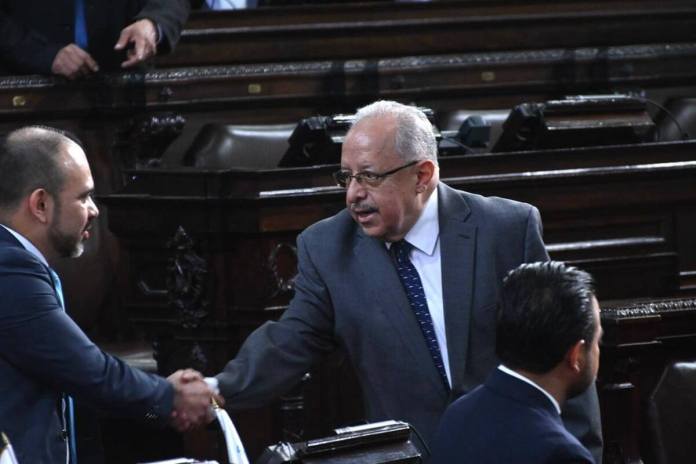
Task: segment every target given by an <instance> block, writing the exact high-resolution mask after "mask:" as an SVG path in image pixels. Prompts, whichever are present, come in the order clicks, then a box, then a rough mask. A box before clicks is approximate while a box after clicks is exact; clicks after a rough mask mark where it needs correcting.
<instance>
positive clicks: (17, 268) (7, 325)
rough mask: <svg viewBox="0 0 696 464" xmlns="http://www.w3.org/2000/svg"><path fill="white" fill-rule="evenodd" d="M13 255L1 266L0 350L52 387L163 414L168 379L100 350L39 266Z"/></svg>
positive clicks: (132, 411) (168, 401)
mask: <svg viewBox="0 0 696 464" xmlns="http://www.w3.org/2000/svg"><path fill="white" fill-rule="evenodd" d="M22 254H23V255H26V253H22ZM15 258H16V259H14V260H12V261H13V262H12V263H11V265H10V266H7V265H5V266H3V268H2V279H3V285H2V287H1V289H0V301H2V312H0V355H1V356H2V357H3V358H4V359H5V360H6V361H7V362H9V363H11V364H13V365H15V366H16V367H17V369H19V370H21V371H22V372H23V373H24V375H26V376H28V377H31V378H34V379H35V380H36V382H37V383H38V384H40V385H43V386H48V387H49V388H51V389H53V390H55V391H62V392H65V393H68V394H70V395H73V396H75V397H76V398H78V399H80V400H83V401H86V402H89V403H92V404H95V405H98V406H102V407H105V408H109V409H118V410H119V411H121V412H122V413H124V414H127V415H132V416H143V417H146V418H150V419H155V418H161V419H165V418H168V416H169V414H170V412H171V410H172V402H173V388H172V387H171V386H170V384H169V382H167V381H166V380H165V379H162V378H160V377H157V376H154V375H149V374H146V373H145V372H142V371H140V370H138V369H134V368H131V367H129V366H128V365H127V364H125V363H124V362H123V361H121V360H120V359H117V358H115V357H112V356H110V355H108V354H105V353H104V352H102V351H101V350H100V349H99V348H98V347H97V346H96V345H95V344H94V343H92V341H91V340H90V339H89V338H88V337H87V336H86V335H85V334H84V332H82V330H81V329H80V328H79V327H78V326H77V324H75V322H74V321H73V320H72V319H71V318H70V317H69V316H68V315H67V314H66V313H65V311H63V308H62V307H61V306H60V303H59V301H58V298H57V296H56V294H55V291H54V289H53V286H52V283H51V281H50V277H49V274H48V272H47V270H46V269H45V268H44V266H43V265H42V264H41V263H40V262H38V261H37V260H31V259H27V258H26V256H20V253H19V252H18V253H17V256H16V257H15Z"/></svg>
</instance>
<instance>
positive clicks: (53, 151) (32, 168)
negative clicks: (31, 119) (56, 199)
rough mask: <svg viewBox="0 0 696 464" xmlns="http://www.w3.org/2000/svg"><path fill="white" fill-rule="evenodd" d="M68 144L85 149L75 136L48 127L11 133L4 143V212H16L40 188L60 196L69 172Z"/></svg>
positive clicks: (0, 191) (0, 160)
mask: <svg viewBox="0 0 696 464" xmlns="http://www.w3.org/2000/svg"><path fill="white" fill-rule="evenodd" d="M68 140H71V141H73V142H75V143H76V144H77V145H79V146H80V148H82V144H81V143H80V141H79V139H78V138H77V137H75V136H74V135H73V134H71V133H69V132H66V131H62V130H60V129H55V128H53V127H47V126H28V127H22V128H21V129H17V130H15V131H12V132H10V133H9V134H7V135H6V136H5V137H3V138H2V141H0V211H11V210H14V209H15V208H16V207H17V205H18V204H19V202H20V201H21V200H22V198H24V197H25V196H27V195H28V194H29V193H31V192H33V191H34V190H36V189H38V188H43V189H45V190H46V191H47V192H49V193H50V194H53V195H56V194H57V193H58V192H60V191H61V189H62V188H63V184H64V182H65V172H64V170H63V169H62V167H61V165H60V156H59V153H60V149H61V147H62V145H63V144H65V143H66V142H67V141H68Z"/></svg>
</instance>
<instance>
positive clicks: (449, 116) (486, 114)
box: [436, 110, 510, 148]
mask: <svg viewBox="0 0 696 464" xmlns="http://www.w3.org/2000/svg"><path fill="white" fill-rule="evenodd" d="M509 114H510V110H458V111H453V112H449V113H443V114H439V115H437V118H436V120H437V127H438V128H439V129H440V130H441V131H455V130H459V128H460V127H461V125H462V123H463V122H464V121H465V120H466V119H467V118H468V117H469V116H480V117H481V118H482V119H483V122H484V123H485V124H489V125H490V126H491V137H490V142H489V143H488V148H490V147H492V146H493V145H495V142H496V140H498V137H500V134H501V132H502V131H503V123H504V122H505V120H506V119H507V117H508V115H509Z"/></svg>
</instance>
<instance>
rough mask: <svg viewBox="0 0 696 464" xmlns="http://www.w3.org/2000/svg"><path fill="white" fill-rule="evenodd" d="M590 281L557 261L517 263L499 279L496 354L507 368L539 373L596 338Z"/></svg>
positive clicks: (577, 271)
mask: <svg viewBox="0 0 696 464" xmlns="http://www.w3.org/2000/svg"><path fill="white" fill-rule="evenodd" d="M593 296H594V288H593V281H592V277H591V276H590V275H589V274H588V273H587V272H584V271H581V270H580V269H577V268H575V267H571V266H566V265H565V264H563V263H561V262H557V261H547V262H539V263H529V264H522V265H521V266H519V267H518V268H517V269H514V270H512V271H510V272H509V273H508V275H507V276H506V277H505V279H504V280H503V287H502V290H501V294H500V300H499V304H498V314H497V327H496V354H497V355H498V357H499V358H500V360H501V362H502V363H503V364H505V365H506V366H507V367H509V368H511V369H523V370H527V371H529V372H533V373H536V374H543V373H546V372H548V371H550V370H551V369H553V368H554V367H555V366H556V365H557V364H558V363H559V362H561V361H562V360H563V357H564V356H565V354H566V353H567V352H568V350H569V349H570V348H571V347H572V346H573V345H574V344H576V343H577V342H578V341H579V340H585V341H586V342H587V346H588V347H589V346H590V343H591V342H592V341H593V337H594V335H595V330H596V327H595V322H594V315H593V312H592V297H593Z"/></svg>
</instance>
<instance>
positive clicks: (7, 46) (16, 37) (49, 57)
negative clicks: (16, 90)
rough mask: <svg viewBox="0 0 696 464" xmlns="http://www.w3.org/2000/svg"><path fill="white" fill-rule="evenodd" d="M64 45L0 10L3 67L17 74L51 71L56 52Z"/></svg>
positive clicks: (0, 50) (48, 72) (0, 45)
mask: <svg viewBox="0 0 696 464" xmlns="http://www.w3.org/2000/svg"><path fill="white" fill-rule="evenodd" d="M66 45H68V44H61V43H53V42H49V41H48V40H47V39H46V38H45V37H43V36H42V35H41V34H40V33H39V32H37V31H35V30H33V29H30V28H29V27H27V26H25V25H23V24H21V23H20V22H17V21H16V20H15V19H14V18H12V16H10V15H8V14H7V13H5V12H4V11H0V59H2V61H3V65H2V67H3V68H4V69H7V70H9V71H11V72H15V73H20V74H47V75H48V74H51V66H52V65H53V60H54V59H55V57H56V54H58V51H60V49H61V48H63V47H65V46H66Z"/></svg>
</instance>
